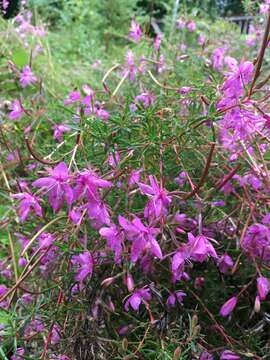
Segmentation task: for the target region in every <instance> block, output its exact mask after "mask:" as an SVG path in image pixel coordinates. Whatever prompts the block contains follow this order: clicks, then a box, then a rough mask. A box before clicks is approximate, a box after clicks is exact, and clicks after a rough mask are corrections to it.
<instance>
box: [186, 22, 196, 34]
mask: <svg viewBox="0 0 270 360" xmlns="http://www.w3.org/2000/svg"><path fill="white" fill-rule="evenodd" d="M187 29H188V31H189V32H193V31H195V30H196V23H195V21H190V22H189V23H188V24H187Z"/></svg>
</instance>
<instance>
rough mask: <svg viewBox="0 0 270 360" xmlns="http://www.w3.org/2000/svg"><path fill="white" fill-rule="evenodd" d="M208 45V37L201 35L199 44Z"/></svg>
mask: <svg viewBox="0 0 270 360" xmlns="http://www.w3.org/2000/svg"><path fill="white" fill-rule="evenodd" d="M205 43H206V37H205V35H204V34H200V35H199V38H198V44H199V45H201V46H203V45H205Z"/></svg>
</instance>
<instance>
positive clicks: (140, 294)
mask: <svg viewBox="0 0 270 360" xmlns="http://www.w3.org/2000/svg"><path fill="white" fill-rule="evenodd" d="M149 300H151V293H150V289H149V288H142V289H138V290H136V291H135V292H134V293H133V294H132V295H130V296H129V297H128V299H127V300H126V302H125V310H126V311H128V310H129V309H130V308H132V309H133V310H135V311H138V310H139V307H140V305H141V303H142V302H144V301H149Z"/></svg>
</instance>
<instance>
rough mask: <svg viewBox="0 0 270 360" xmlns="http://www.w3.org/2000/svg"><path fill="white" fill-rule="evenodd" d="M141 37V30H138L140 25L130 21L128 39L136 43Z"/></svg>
mask: <svg viewBox="0 0 270 360" xmlns="http://www.w3.org/2000/svg"><path fill="white" fill-rule="evenodd" d="M141 37H142V30H141V28H140V25H139V24H138V23H137V22H136V21H135V20H131V26H130V32H129V38H131V39H133V40H134V41H135V42H136V43H138V42H139V41H140V39H141Z"/></svg>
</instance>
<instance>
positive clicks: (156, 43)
mask: <svg viewBox="0 0 270 360" xmlns="http://www.w3.org/2000/svg"><path fill="white" fill-rule="evenodd" d="M161 42H162V37H161V36H160V35H157V36H156V37H155V39H154V49H155V51H156V52H158V51H159V50H160V46H161Z"/></svg>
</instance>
